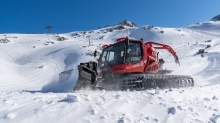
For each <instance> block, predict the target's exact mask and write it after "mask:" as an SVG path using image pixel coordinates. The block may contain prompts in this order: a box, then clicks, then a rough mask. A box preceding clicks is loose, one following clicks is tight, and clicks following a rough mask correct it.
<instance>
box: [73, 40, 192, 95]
mask: <svg viewBox="0 0 220 123" xmlns="http://www.w3.org/2000/svg"><path fill="white" fill-rule="evenodd" d="M102 48H103V51H102V53H101V55H100V57H99V59H98V62H95V61H90V62H86V63H80V65H78V70H79V78H78V81H77V82H76V84H75V86H74V87H73V90H74V91H75V90H81V89H82V88H90V89H100V90H102V89H105V90H128V89H129V90H144V89H149V88H179V87H190V86H193V85H194V81H193V78H192V77H190V76H185V75H169V73H171V72H172V71H171V70H165V69H163V64H164V63H165V62H164V60H163V59H159V58H158V52H157V51H156V49H165V50H167V51H169V53H171V54H172V55H173V57H174V59H175V62H176V63H177V64H180V63H179V59H178V56H177V55H176V53H175V51H174V50H173V49H172V48H171V47H170V46H168V45H165V44H160V43H156V42H146V43H144V42H143V40H134V39H129V38H128V37H124V38H119V39H117V40H116V42H115V43H114V44H111V45H104V46H103V47H102ZM96 54H97V52H96V51H95V52H94V56H95V57H96ZM167 74H168V75H167Z"/></svg>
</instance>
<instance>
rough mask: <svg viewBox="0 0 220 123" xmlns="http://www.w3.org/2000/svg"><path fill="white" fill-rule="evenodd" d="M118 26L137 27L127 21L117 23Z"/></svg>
mask: <svg viewBox="0 0 220 123" xmlns="http://www.w3.org/2000/svg"><path fill="white" fill-rule="evenodd" d="M119 25H122V26H129V27H137V25H136V24H135V23H133V22H130V21H127V20H123V21H122V22H120V23H119Z"/></svg>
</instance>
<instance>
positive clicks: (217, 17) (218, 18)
mask: <svg viewBox="0 0 220 123" xmlns="http://www.w3.org/2000/svg"><path fill="white" fill-rule="evenodd" d="M211 21H220V14H219V15H217V16H215V17H214V18H212V19H211Z"/></svg>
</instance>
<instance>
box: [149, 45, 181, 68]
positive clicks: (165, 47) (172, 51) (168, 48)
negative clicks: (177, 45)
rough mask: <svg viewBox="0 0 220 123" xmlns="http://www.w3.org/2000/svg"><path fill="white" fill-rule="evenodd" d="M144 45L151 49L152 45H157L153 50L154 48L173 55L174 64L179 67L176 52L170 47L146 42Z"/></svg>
mask: <svg viewBox="0 0 220 123" xmlns="http://www.w3.org/2000/svg"><path fill="white" fill-rule="evenodd" d="M145 45H149V46H151V47H153V45H157V46H158V47H153V48H155V49H165V50H167V51H169V52H170V53H171V54H172V55H173V57H174V58H175V62H176V63H178V64H179V65H180V62H179V58H178V56H177V55H176V52H175V51H174V50H173V48H171V47H170V46H168V45H165V44H160V43H156V42H146V43H145Z"/></svg>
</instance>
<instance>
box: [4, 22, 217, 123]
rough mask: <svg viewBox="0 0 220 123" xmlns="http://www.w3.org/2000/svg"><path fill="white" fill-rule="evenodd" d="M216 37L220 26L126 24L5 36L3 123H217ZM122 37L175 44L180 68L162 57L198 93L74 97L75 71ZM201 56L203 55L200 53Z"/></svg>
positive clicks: (99, 93) (83, 94)
mask: <svg viewBox="0 0 220 123" xmlns="http://www.w3.org/2000/svg"><path fill="white" fill-rule="evenodd" d="M118 26H123V27H124V28H120V29H117V28H116V27H118ZM111 28H112V29H111ZM115 28H116V29H115ZM219 32H220V21H207V22H201V23H197V24H192V25H190V26H187V27H183V28H164V27H156V26H149V25H146V26H141V27H136V26H135V25H133V24H132V23H131V22H129V21H123V23H119V24H118V25H114V26H110V27H105V28H101V29H98V30H89V31H81V32H70V33H64V34H0V49H1V50H0V56H1V59H0V75H1V76H0V99H1V100H0V107H1V108H0V122H3V123H11V122H19V123H24V122H31V123H39V122H74V123H75V122H76V123H97V122H102V123H113V122H114V123H115V122H116V123H126V122H128V123H141V122H144V123H145V122H146V123H159V122H161V123H164V122H168V123H178V122H185V123H189V122H193V123H201V122H205V123H207V122H210V123H218V122H220V105H219V104H220V95H219V89H220V74H219V73H220V49H219V47H220V43H219V42H220V34H219ZM125 36H129V38H134V39H140V38H143V39H144V41H145V42H147V41H154V42H159V43H164V44H168V45H170V46H171V47H172V48H173V49H174V50H175V52H176V53H177V55H178V56H179V60H180V66H179V65H176V64H175V62H174V59H173V58H172V56H171V55H170V54H169V53H168V52H162V51H159V52H160V53H159V57H161V58H163V59H164V60H165V64H164V68H167V69H172V70H174V73H172V74H175V75H190V76H192V77H193V78H194V82H195V87H189V88H169V89H163V90H160V89H152V90H145V91H129V90H128V91H115V92H111V91H90V90H82V91H78V92H72V87H73V86H74V84H75V82H76V81H77V79H78V69H77V65H78V64H79V63H80V62H86V61H91V60H93V61H94V60H96V59H94V57H93V56H92V54H93V52H94V51H95V50H96V49H97V50H100V49H101V46H102V45H104V44H112V43H114V42H115V40H116V39H117V38H120V37H125ZM200 49H204V50H205V53H204V54H197V52H198V51H199V50H200ZM63 71H67V72H70V73H71V76H70V77H69V78H66V80H65V78H59V74H60V73H61V72H63ZM60 79H61V80H63V81H59V80H60ZM64 80H65V81H64Z"/></svg>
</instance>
